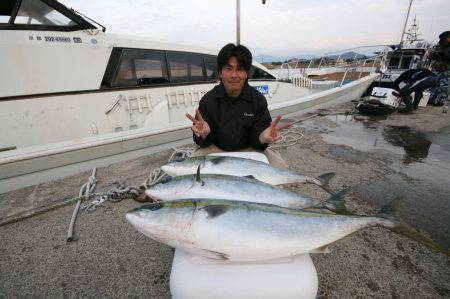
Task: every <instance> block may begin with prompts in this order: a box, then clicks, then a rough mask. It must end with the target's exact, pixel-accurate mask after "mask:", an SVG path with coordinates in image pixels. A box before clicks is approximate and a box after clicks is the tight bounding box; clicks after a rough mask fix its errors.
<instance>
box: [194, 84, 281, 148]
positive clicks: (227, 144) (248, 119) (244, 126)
mask: <svg viewBox="0 0 450 299" xmlns="http://www.w3.org/2000/svg"><path fill="white" fill-rule="evenodd" d="M199 110H200V113H201V114H202V116H203V118H204V119H205V121H206V122H207V123H208V125H209V127H210V129H211V133H209V135H208V136H207V137H206V138H205V140H203V139H202V138H201V137H197V136H196V135H195V134H194V141H195V143H197V144H198V145H199V146H200V147H207V146H209V145H211V144H215V145H216V146H218V147H219V148H220V149H222V150H225V151H234V150H239V149H242V148H245V147H253V148H254V149H257V150H265V149H266V148H267V146H268V144H261V143H260V142H259V134H260V133H261V132H262V131H264V129H266V128H267V127H269V126H270V123H271V121H272V119H271V117H270V113H269V110H268V109H267V101H266V98H265V97H264V96H263V95H262V94H261V93H260V92H259V91H257V90H256V89H254V88H253V87H251V86H250V85H248V83H245V85H244V88H243V89H242V92H241V94H240V95H239V97H237V98H230V97H229V96H228V95H227V93H226V91H225V88H224V86H223V84H220V85H217V86H215V87H214V88H213V89H212V90H210V91H209V92H208V93H206V94H205V95H204V96H203V97H202V99H201V100H200V103H199Z"/></svg>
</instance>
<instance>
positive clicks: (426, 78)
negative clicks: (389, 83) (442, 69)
mask: <svg viewBox="0 0 450 299" xmlns="http://www.w3.org/2000/svg"><path fill="white" fill-rule="evenodd" d="M402 82H403V83H406V85H405V86H404V87H402V88H400V86H399V85H400V83H402ZM436 82H437V76H436V74H435V73H433V72H432V71H430V70H427V69H424V68H419V69H411V70H407V71H406V72H403V73H402V74H401V75H400V76H399V77H398V78H397V79H396V80H395V81H394V88H395V89H396V90H397V91H399V94H400V97H401V98H402V100H403V102H404V103H405V107H404V108H403V109H402V110H401V111H411V110H413V109H417V108H418V107H419V102H420V100H421V99H422V97H423V91H424V90H425V89H428V88H430V87H433V86H434V85H435V84H436ZM413 92H414V93H415V95H414V102H413V101H412V98H411V94H412V93H413Z"/></svg>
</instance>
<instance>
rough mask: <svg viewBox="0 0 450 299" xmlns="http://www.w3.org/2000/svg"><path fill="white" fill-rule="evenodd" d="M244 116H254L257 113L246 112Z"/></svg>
mask: <svg viewBox="0 0 450 299" xmlns="http://www.w3.org/2000/svg"><path fill="white" fill-rule="evenodd" d="M244 116H247V117H253V116H255V114H253V113H249V112H244Z"/></svg>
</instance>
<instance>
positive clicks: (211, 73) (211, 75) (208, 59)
mask: <svg viewBox="0 0 450 299" xmlns="http://www.w3.org/2000/svg"><path fill="white" fill-rule="evenodd" d="M205 69H206V81H216V80H218V79H219V71H218V70H217V57H215V56H205Z"/></svg>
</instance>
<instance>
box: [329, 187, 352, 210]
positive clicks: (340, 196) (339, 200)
mask: <svg viewBox="0 0 450 299" xmlns="http://www.w3.org/2000/svg"><path fill="white" fill-rule="evenodd" d="M350 189H351V188H344V189H342V190H341V191H339V192H338V193H336V194H335V195H332V196H331V197H330V198H328V199H327V200H326V201H325V202H324V203H322V205H323V206H325V207H326V208H327V209H329V210H330V211H332V212H334V213H336V214H341V215H353V213H352V212H351V211H349V210H348V209H347V207H346V206H345V202H344V198H345V196H346V195H347V193H348V192H349V191H350Z"/></svg>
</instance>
